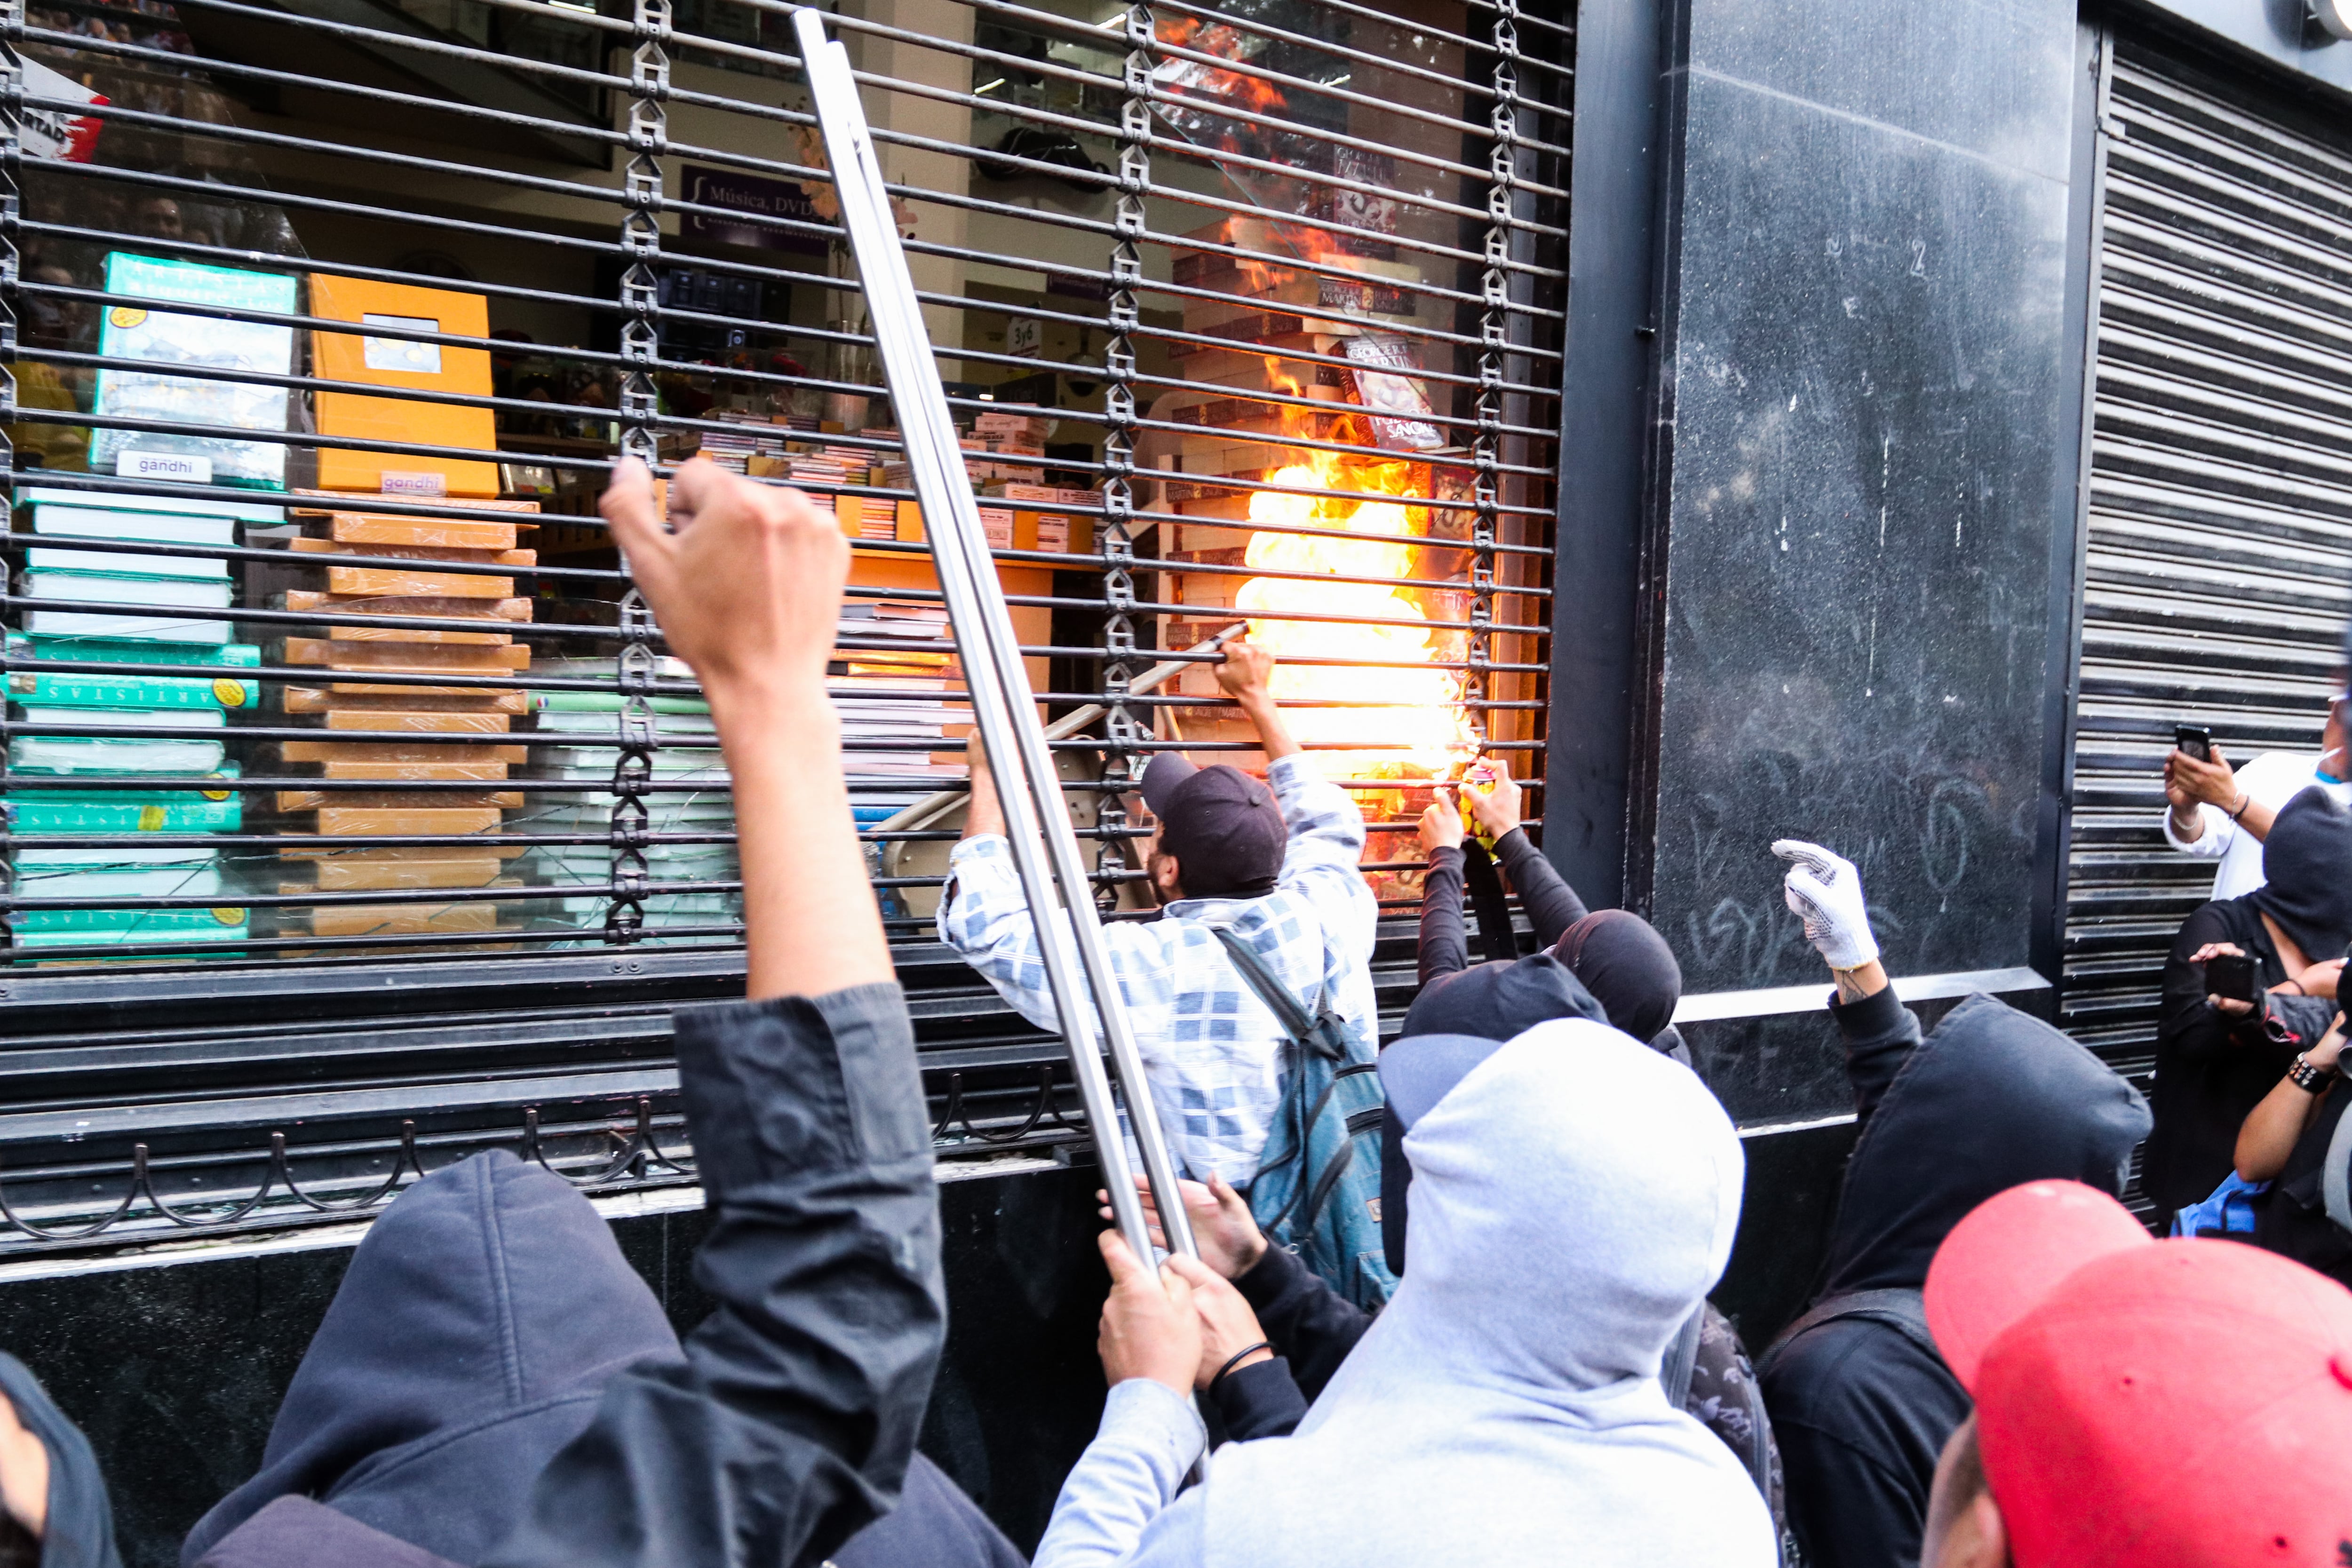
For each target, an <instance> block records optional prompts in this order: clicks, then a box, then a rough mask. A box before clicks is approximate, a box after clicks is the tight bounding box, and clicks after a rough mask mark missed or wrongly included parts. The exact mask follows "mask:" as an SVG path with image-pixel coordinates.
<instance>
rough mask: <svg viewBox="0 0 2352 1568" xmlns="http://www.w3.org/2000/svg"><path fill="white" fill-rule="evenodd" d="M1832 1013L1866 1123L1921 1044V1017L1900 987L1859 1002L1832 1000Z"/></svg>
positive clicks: (1855, 1100)
mask: <svg viewBox="0 0 2352 1568" xmlns="http://www.w3.org/2000/svg"><path fill="white" fill-rule="evenodd" d="M1830 1014H1831V1016H1832V1017H1834V1018H1836V1019H1837V1026H1838V1033H1839V1034H1841V1035H1843V1037H1845V1076H1846V1079H1847V1080H1848V1081H1849V1082H1851V1083H1852V1084H1853V1110H1854V1115H1855V1117H1856V1118H1857V1119H1858V1120H1860V1121H1869V1120H1870V1113H1871V1112H1872V1111H1874V1110H1877V1109H1878V1102H1879V1100H1881V1099H1883V1098H1884V1097H1885V1093H1886V1089H1887V1086H1888V1085H1890V1084H1892V1083H1893V1082H1894V1081H1895V1073H1896V1072H1898V1071H1899V1070H1901V1068H1902V1066H1903V1063H1904V1062H1905V1060H1906V1059H1907V1058H1909V1057H1910V1055H1911V1053H1912V1051H1913V1050H1915V1049H1916V1048H1917V1047H1918V1044H1919V1015H1917V1014H1916V1013H1914V1012H1913V1011H1911V1009H1910V1008H1908V1007H1906V1006H1905V1005H1903V999H1902V998H1901V997H1899V996H1897V995H1895V987H1894V986H1892V985H1889V986H1887V987H1886V988H1885V989H1884V990H1882V991H1878V992H1874V993H1873V994H1870V995H1868V996H1864V998H1862V1000H1860V1001H1858V1002H1843V1003H1842V1002H1839V1001H1838V1000H1837V999H1836V998H1835V997H1834V996H1833V997H1832V998H1831V1000H1830Z"/></svg>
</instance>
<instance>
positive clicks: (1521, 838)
mask: <svg viewBox="0 0 2352 1568" xmlns="http://www.w3.org/2000/svg"><path fill="white" fill-rule="evenodd" d="M1495 858H1496V859H1497V860H1499V861H1501V862H1502V864H1503V872H1504V874H1505V875H1506V876H1507V877H1509V878H1510V879H1511V890H1512V891H1514V892H1516V893H1517V894H1518V895H1519V907H1520V908H1521V909H1523V910H1527V911H1528V924H1529V925H1531V926H1533V927H1535V928H1536V950H1537V951H1538V952H1541V951H1542V950H1544V949H1545V948H1548V947H1549V946H1551V945H1552V943H1554V942H1558V941H1559V937H1560V933H1561V932H1562V931H1566V930H1567V929H1568V928H1569V927H1570V926H1572V925H1574V924H1575V923H1576V922H1577V921H1580V920H1582V919H1583V918H1584V917H1585V916H1586V915H1589V914H1591V912H1592V911H1591V910H1588V909H1586V908H1585V907H1584V900H1582V899H1580V898H1578V897H1577V896H1576V889H1574V888H1571V887H1570V886H1569V885H1568V879H1566V878H1564V877H1562V876H1561V875H1560V874H1559V872H1558V871H1557V870H1555V869H1553V868H1552V863H1551V862H1550V861H1549V860H1547V859H1545V858H1544V856H1543V851H1542V850H1540V849H1538V848H1537V847H1535V846H1534V845H1532V844H1530V843H1528V834H1527V829H1525V828H1523V827H1514V828H1512V829H1511V830H1510V831H1509V832H1508V833H1506V834H1504V835H1503V836H1502V837H1500V838H1497V839H1496V840H1495Z"/></svg>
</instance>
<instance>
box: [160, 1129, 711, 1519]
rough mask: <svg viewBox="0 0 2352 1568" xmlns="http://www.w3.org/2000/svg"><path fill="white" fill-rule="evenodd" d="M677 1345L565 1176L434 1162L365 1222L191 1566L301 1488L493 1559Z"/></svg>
mask: <svg viewBox="0 0 2352 1568" xmlns="http://www.w3.org/2000/svg"><path fill="white" fill-rule="evenodd" d="M680 1353H681V1352H679V1350H678V1344H677V1335H676V1333H674V1332H673V1331H671V1329H670V1326H669V1321H668V1319H667V1317H665V1316H664V1315H663V1312H662V1310H661V1304H660V1303H659V1302H657V1301H656V1300H654V1295H653V1292H652V1291H651V1290H650V1289H647V1288H646V1283H645V1281H644V1280H643V1279H640V1278H639V1277H638V1275H637V1273H636V1271H635V1269H633V1268H630V1267H629V1265H628V1261H627V1259H625V1258H623V1257H622V1256H621V1249H620V1247H619V1246H618V1245H617V1244H615V1242H614V1239H613V1230H612V1226H609V1225H607V1224H606V1223H605V1221H604V1216H603V1215H599V1214H598V1213H597V1212H596V1211H595V1210H594V1209H593V1208H592V1207H591V1206H590V1205H587V1204H585V1203H583V1202H582V1201H581V1198H580V1195H579V1194H578V1193H576V1192H575V1191H573V1190H572V1186H571V1184H569V1183H567V1182H565V1181H564V1180H563V1179H562V1177H560V1176H557V1175H555V1174H553V1173H551V1172H549V1171H546V1170H543V1169H541V1167H539V1166H538V1165H535V1164H525V1163H522V1162H521V1161H519V1160H517V1159H516V1158H515V1157H514V1156H513V1155H511V1154H507V1153H503V1152H492V1153H486V1154H477V1155H475V1156H474V1157H472V1158H471V1159H468V1160H465V1161H462V1162H460V1163H457V1164H455V1165H451V1166H448V1167H446V1168H445V1169H443V1170H440V1171H436V1172H435V1173H433V1174H432V1175H430V1176H428V1177H426V1178H425V1180H424V1181H421V1182H419V1183H417V1184H415V1185H414V1186H412V1187H410V1188H409V1189H408V1190H407V1191H406V1192H404V1193H403V1194H401V1195H400V1196H399V1197H398V1198H397V1199H396V1200H394V1203H393V1204H392V1205H391V1206H390V1207H389V1208H387V1209H386V1210H384V1212H383V1216H382V1217H381V1218H379V1219H378V1220H376V1222H375V1223H374V1224H373V1226H370V1227H369V1228H368V1234H367V1236H366V1237H365V1238H364V1239H362V1241H361V1243H360V1246H359V1248H358V1250H357V1251H355V1252H354V1253H353V1254H352V1264H351V1268H350V1269H349V1270H348V1271H347V1272H346V1273H345V1274H344V1276H343V1282H342V1284H341V1287H340V1288H339V1289H337V1290H336V1292H335V1299H334V1300H333V1302H332V1303H331V1304H330V1305H329V1307H328V1308H327V1315H326V1317H325V1319H324V1320H323V1321H321V1322H320V1325H319V1331H318V1333H317V1335H316V1336H315V1337H314V1338H313V1339H312V1340H311V1342H310V1351H309V1352H308V1353H307V1354H306V1355H305V1356H304V1357H303V1358H302V1364H301V1366H300V1368H299V1370H298V1371H297V1372H296V1373H295V1375H294V1381H293V1384H291V1385H290V1386H289V1388H288V1389H287V1391H286V1399H285V1402H284V1403H283V1404H282V1405H279V1406H278V1420H277V1422H276V1424H275V1425H273V1426H271V1427H270V1429H269V1441H268V1446H267V1447H264V1449H263V1450H262V1457H261V1470H260V1473H259V1474H257V1475H256V1476H255V1477H254V1478H253V1479H251V1480H249V1481H247V1483H246V1484H245V1485H243V1486H241V1487H239V1488H238V1489H236V1490H235V1491H233V1492H231V1493H230V1494H229V1495H228V1496H227V1497H226V1498H224V1499H222V1500H221V1501H220V1502H219V1503H218V1504H217V1505H216V1506H215V1508H214V1509H213V1510H212V1511H211V1512H210V1513H208V1514H206V1515H205V1517H204V1518H203V1519H202V1520H200V1521H197V1524H196V1528H195V1529H194V1531H191V1532H190V1534H189V1536H188V1539H187V1541H186V1542H185V1543H184V1545H183V1546H182V1548H181V1555H180V1560H181V1562H182V1563H184V1564H193V1563H195V1562H196V1560H197V1559H198V1558H200V1557H202V1556H203V1555H204V1554H205V1552H206V1550H207V1549H209V1548H210V1547H211V1546H212V1545H213V1544H214V1543H215V1542H219V1541H221V1540H222V1539H223V1538H224V1537H226V1535H228V1534H229V1533H230V1532H231V1531H234V1530H236V1528H237V1527H238V1526H239V1525H241V1524H243V1523H245V1521H247V1520H248V1519H250V1518H251V1517H253V1515H254V1514H256V1513H257V1512H258V1511H259V1510H261V1509H262V1508H263V1507H264V1506H265V1505H267V1504H268V1502H270V1501H271V1500H273V1499H275V1498H278V1497H279V1496H281V1495H284V1494H287V1493H289V1492H290V1493H295V1494H299V1495H301V1496H305V1497H311V1498H316V1499H318V1500H320V1501H322V1502H325V1503H327V1504H329V1505H330V1506H331V1507H333V1508H334V1509H336V1510H338V1511H340V1512H341V1513H343V1514H346V1515H348V1516H350V1517H351V1518H353V1519H356V1520H358V1521H361V1522H362V1523H363V1524H366V1525H370V1526H372V1527H373V1528H374V1529H376V1530H380V1531H383V1532H384V1533H385V1534H388V1535H393V1536H397V1537H398V1538H400V1539H401V1540H403V1541H405V1542H410V1543H412V1544H414V1545H417V1546H421V1547H423V1548H425V1550H426V1551H428V1552H437V1553H438V1554H439V1555H441V1556H443V1557H446V1558H448V1559H450V1560H451V1561H452V1562H457V1563H473V1562H477V1561H478V1560H479V1559H480V1558H481V1557H482V1556H483V1555H484V1554H485V1553H487V1552H488V1550H489V1548H490V1547H492V1546H494V1545H496V1544H497V1543H498V1542H499V1541H500V1540H502V1539H504V1537H505V1535H506V1533H507V1531H509V1529H511V1528H512V1526H513V1524H514V1522H515V1521H516V1520H518V1519H519V1518H520V1517H521V1514H522V1510H523V1509H524V1508H525V1506H526V1504H527V1501H528V1499H529V1497H530V1487H531V1483H532V1481H533V1480H535V1479H537V1477H538V1475H539V1472H540V1470H541V1468H543V1467H544V1466H545V1465H546V1463H547V1461H548V1459H549V1458H551V1457H552V1455H553V1454H554V1453H555V1452H556V1450H557V1449H559V1448H561V1447H562V1446H563V1445H564V1444H566V1443H568V1442H570V1441H571V1440H572V1437H574V1436H577V1435H578V1434H579V1433H580V1431H581V1430H582V1429H583V1428H584V1427H585V1426H587V1425H588V1422H589V1420H590V1418H591V1417H592V1416H593V1415H594V1414H595V1410H596V1403H597V1401H598V1399H599V1398H601V1397H602V1394H603V1390H604V1383H605V1381H606V1380H607V1379H608V1378H610V1377H611V1376H612V1374H613V1373H616V1372H618V1371H620V1370H621V1369H622V1368H623V1367H625V1366H628V1365H630V1364H631V1363H635V1362H638V1361H642V1360H645V1359H646V1358H648V1357H667V1358H672V1359H675V1358H676V1357H677V1356H678V1355H679V1354H680Z"/></svg>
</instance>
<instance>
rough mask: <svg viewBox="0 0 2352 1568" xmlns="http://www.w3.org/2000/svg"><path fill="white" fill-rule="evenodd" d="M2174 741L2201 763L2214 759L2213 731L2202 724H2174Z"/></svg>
mask: <svg viewBox="0 0 2352 1568" xmlns="http://www.w3.org/2000/svg"><path fill="white" fill-rule="evenodd" d="M2172 743H2173V744H2174V745H2176V746H2178V747H2179V748H2180V750H2182V751H2183V752H2187V753H2188V754H2189V755H2190V756H2192V757H2194V758H2196V759H2197V760H2198V761H2199V762H2200V763H2210V762H2211V761H2212V760H2213V731H2210V730H2208V729H2205V728H2204V727H2203V726H2201V725H2197V724H2176V725H2174V726H2173V728H2172Z"/></svg>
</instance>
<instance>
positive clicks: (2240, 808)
mask: <svg viewBox="0 0 2352 1568" xmlns="http://www.w3.org/2000/svg"><path fill="white" fill-rule="evenodd" d="M2253 804H2254V797H2253V796H2252V795H2248V794H2247V793H2246V792H2245V791H2244V790H2240V791H2239V792H2238V804H2237V806H2236V807H2235V809H2233V810H2231V812H2230V813H2229V817H2230V820H2231V821H2232V822H2235V821H2237V820H2238V818H2240V817H2242V816H2245V815H2246V807H2248V806H2250V805H2253Z"/></svg>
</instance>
